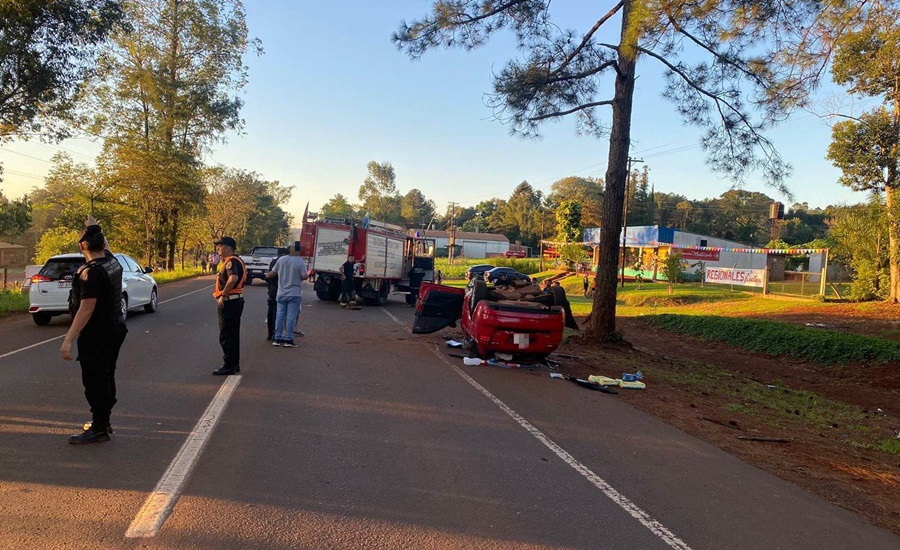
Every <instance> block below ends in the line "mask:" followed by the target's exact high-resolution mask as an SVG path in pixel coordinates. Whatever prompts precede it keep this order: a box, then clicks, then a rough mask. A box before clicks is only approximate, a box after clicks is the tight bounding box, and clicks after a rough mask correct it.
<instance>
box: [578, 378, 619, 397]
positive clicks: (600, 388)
mask: <svg viewBox="0 0 900 550" xmlns="http://www.w3.org/2000/svg"><path fill="white" fill-rule="evenodd" d="M569 380H571V381H572V382H575V383H576V384H578V385H579V386H581V387H583V388H587V389H589V390H594V391H599V392H603V393H611V394H618V393H619V392H617V391H616V390H614V389H613V388H612V386H601V385H600V384H595V383H594V382H591V381H589V380H583V379H581V378H570V379H569Z"/></svg>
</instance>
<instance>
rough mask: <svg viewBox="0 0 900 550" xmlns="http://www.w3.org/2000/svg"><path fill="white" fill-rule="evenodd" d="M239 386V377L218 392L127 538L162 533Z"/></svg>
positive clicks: (141, 510) (143, 508) (136, 519)
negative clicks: (160, 531) (162, 528)
mask: <svg viewBox="0 0 900 550" xmlns="http://www.w3.org/2000/svg"><path fill="white" fill-rule="evenodd" d="M240 383H241V377H240V376H229V377H228V378H227V379H226V380H225V382H224V383H223V384H222V387H220V388H219V391H218V393H216V396H215V397H214V398H213V400H212V402H211V403H210V404H209V406H208V407H207V408H206V411H204V412H203V415H202V416H201V417H200V420H198V421H197V425H196V426H194V429H193V431H192V432H191V435H189V436H188V438H187V441H185V442H184V445H182V446H181V449H180V450H179V451H178V454H177V455H175V458H174V459H173V460H172V463H171V464H169V467H168V469H166V472H165V473H164V474H163V476H162V478H161V479H160V480H159V483H157V484H156V488H155V489H153V492H152V493H151V494H150V496H149V497H147V500H146V501H144V505H143V506H142V507H141V509H140V511H139V512H138V514H137V516H136V517H135V518H134V520H133V521H132V522H131V525H130V526H129V527H128V531H126V532H125V538H129V539H131V538H146V537H152V536H155V535H156V533H157V532H159V530H160V528H161V527H162V525H163V523H165V521H166V518H168V517H169V514H171V513H172V510H173V509H174V508H175V503H176V502H178V497H179V495H180V494H181V490H182V488H183V487H184V484H185V482H186V481H187V479H188V476H190V475H191V471H192V470H193V469H194V466H195V465H196V464H197V460H198V459H199V458H200V453H202V452H203V447H204V446H206V442H207V441H208V440H209V436H210V435H212V432H213V430H214V429H215V427H216V424H217V423H218V422H219V419H220V418H221V417H222V412H223V411H224V410H225V405H227V404H228V400H229V399H230V398H231V395H232V394H233V393H234V390H235V389H236V388H237V386H238V384H240Z"/></svg>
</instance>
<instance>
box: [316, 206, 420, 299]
mask: <svg viewBox="0 0 900 550" xmlns="http://www.w3.org/2000/svg"><path fill="white" fill-rule="evenodd" d="M434 245H435V243H434V239H426V238H424V237H423V236H422V235H420V234H419V233H418V232H416V231H414V230H410V231H409V232H406V231H404V230H403V228H402V227H399V226H396V225H391V224H386V223H382V222H377V221H365V222H360V221H358V220H348V219H331V218H328V219H324V220H317V219H315V220H308V219H307V220H304V221H303V225H302V228H301V232H300V254H301V255H302V256H305V257H307V258H308V263H309V266H310V275H311V279H312V280H313V289H314V290H315V292H316V296H317V297H318V298H319V299H320V300H326V301H331V302H333V301H336V300H337V299H338V298H339V297H340V295H341V266H342V265H343V264H344V263H345V262H346V261H347V258H348V257H349V256H351V255H352V256H353V257H354V259H355V263H354V265H353V285H354V289H355V290H356V295H357V296H358V297H360V298H362V299H363V301H364V302H365V303H367V304H369V305H384V304H385V303H386V302H387V299H388V295H389V294H390V293H391V292H392V291H393V292H398V293H403V294H405V298H406V303H407V304H409V305H415V303H416V298H417V297H418V295H419V287H420V286H421V284H422V282H423V281H424V282H431V281H434Z"/></svg>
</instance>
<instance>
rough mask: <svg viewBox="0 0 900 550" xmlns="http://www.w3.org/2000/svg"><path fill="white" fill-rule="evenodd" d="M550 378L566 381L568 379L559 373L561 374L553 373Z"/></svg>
mask: <svg viewBox="0 0 900 550" xmlns="http://www.w3.org/2000/svg"><path fill="white" fill-rule="evenodd" d="M550 378H562V379H565V378H566V375H564V374H562V373H559V372H551V373H550Z"/></svg>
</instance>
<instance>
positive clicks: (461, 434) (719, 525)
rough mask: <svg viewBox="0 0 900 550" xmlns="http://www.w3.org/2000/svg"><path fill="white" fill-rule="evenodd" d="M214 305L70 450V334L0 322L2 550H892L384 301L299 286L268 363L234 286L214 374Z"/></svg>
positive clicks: (683, 438) (167, 337)
mask: <svg viewBox="0 0 900 550" xmlns="http://www.w3.org/2000/svg"><path fill="white" fill-rule="evenodd" d="M211 285H212V280H211V277H201V278H199V279H193V280H187V281H181V282H177V283H172V284H169V285H166V286H164V287H162V288H161V289H160V300H161V304H160V307H159V311H158V312H157V313H154V314H145V313H134V314H132V316H131V317H130V319H129V321H128V328H129V334H128V338H127V339H126V341H125V344H124V346H123V348H122V353H121V356H120V360H119V369H118V373H117V382H118V398H119V403H118V404H117V405H116V408H115V410H114V411H113V419H112V423H113V426H114V428H115V433H114V435H113V438H112V441H110V442H107V443H99V444H94V445H82V446H73V445H68V444H67V436H68V435H69V434H72V433H75V432H76V431H78V429H79V426H80V425H81V424H82V423H83V422H84V421H86V420H88V419H89V412H88V410H87V405H86V403H85V401H84V397H83V393H82V392H83V390H82V387H81V382H80V372H79V368H78V365H77V363H72V362H64V361H62V360H61V359H60V358H59V352H58V349H59V345H60V343H61V340H62V335H63V334H64V333H65V331H66V329H67V328H68V324H69V319H68V318H67V317H57V318H54V320H53V323H51V325H50V326H46V327H38V326H36V325H34V324H33V323H32V321H31V319H29V318H27V317H13V318H9V319H6V320H3V321H2V322H0V517H2V523H0V548H16V549H19V548H34V549H41V550H46V549H73V548H84V549H92V550H93V549H100V548H150V549H162V548H200V549H205V548H210V549H234V550H238V549H248V548H261V549H262V548H266V549H294V548H348V549H349V548H354V549H355V548H466V549H469V548H491V549H494V548H604V549H660V550H665V549H668V548H678V549H687V548H693V549H701V548H703V549H707V548H708V549H747V550H750V549H753V550H757V549H768V548H773V549H774V548H784V549H805V548H810V549H817V550H821V549H841V548H865V549H867V550H876V549H894V550H895V549H897V548H900V537H897V536H896V535H894V534H892V533H890V532H888V531H886V530H883V529H880V528H877V527H874V526H872V525H871V524H868V523H867V522H865V521H864V520H862V519H860V518H859V517H857V516H856V515H854V514H852V513H850V512H847V511H845V510H842V509H840V508H838V507H835V506H833V505H830V504H828V503H826V502H824V501H822V500H820V499H819V498H817V497H816V496H814V495H811V494H809V493H807V492H805V491H803V490H802V489H800V488H798V487H796V486H793V485H791V484H789V483H787V482H784V481H782V480H780V479H777V478H774V477H772V476H770V475H768V474H766V473H765V472H762V471H761V470H758V469H756V468H754V467H751V466H748V465H746V464H744V463H742V462H740V461H739V460H737V459H735V458H733V457H731V456H730V455H727V454H725V453H723V452H722V451H720V450H718V449H717V448H714V447H712V446H710V445H707V444H706V443H704V442H702V441H699V440H697V439H695V438H692V437H690V436H688V435H686V434H684V433H683V432H680V431H679V430H677V429H675V428H672V427H670V426H667V425H665V424H663V423H661V422H659V421H658V420H656V419H654V418H652V417H650V416H648V415H646V414H644V413H642V412H639V411H637V410H635V409H633V408H631V407H630V406H628V405H627V404H626V403H623V402H621V401H619V400H617V398H616V397H615V396H609V395H604V394H599V393H597V392H589V391H585V390H583V389H581V388H579V387H578V386H576V385H574V384H569V383H566V382H564V381H560V380H552V379H550V378H549V377H548V376H547V374H546V373H545V372H537V373H528V372H524V371H514V370H505V369H499V368H494V367H484V366H482V367H467V366H463V365H462V362H461V361H460V360H459V359H454V358H450V357H448V351H449V350H448V349H447V348H445V347H443V346H442V345H441V339H440V338H439V337H437V336H415V335H412V334H410V333H409V329H408V326H409V324H410V321H411V319H412V314H413V310H412V309H411V308H408V307H407V306H406V305H405V304H404V303H403V300H402V297H392V299H391V300H390V302H389V303H388V305H387V306H385V307H384V308H380V307H364V308H363V309H361V310H359V311H349V310H343V309H340V308H339V307H337V305H336V304H333V303H326V302H319V301H318V300H316V298H315V294H314V293H313V292H312V289H311V287H309V286H308V287H307V289H306V291H305V294H304V306H303V312H302V315H301V318H302V327H303V329H304V331H305V332H306V336H305V337H304V338H298V340H297V341H298V344H299V347H298V348H296V349H285V348H274V347H272V346H270V345H268V342H266V341H265V307H266V304H265V301H266V292H265V288H264V287H263V286H262V285H260V284H258V283H257V284H255V285H252V286H251V287H248V288H246V308H245V310H244V316H243V333H242V335H243V336H242V337H243V343H242V351H241V353H242V361H241V376H239V377H238V376H236V377H225V378H224V379H223V378H220V377H214V376H211V374H210V373H211V371H212V370H213V369H215V368H217V367H218V366H220V364H221V350H220V348H219V346H218V340H217V322H216V315H215V304H214V302H213V300H212V298H211V292H212V288H211ZM648 391H652V386H651V387H650V389H648Z"/></svg>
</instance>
